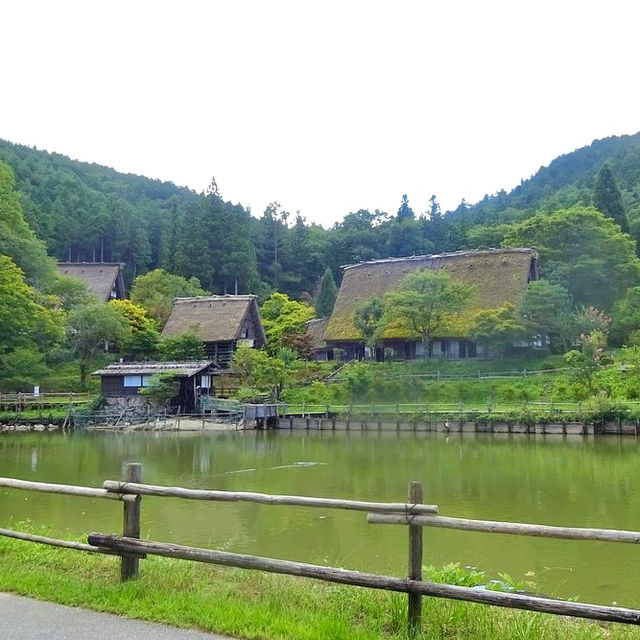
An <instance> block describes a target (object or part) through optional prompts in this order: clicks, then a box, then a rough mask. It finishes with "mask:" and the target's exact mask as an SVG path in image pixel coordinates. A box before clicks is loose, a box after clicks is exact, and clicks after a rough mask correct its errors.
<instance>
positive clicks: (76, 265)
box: [58, 262, 124, 302]
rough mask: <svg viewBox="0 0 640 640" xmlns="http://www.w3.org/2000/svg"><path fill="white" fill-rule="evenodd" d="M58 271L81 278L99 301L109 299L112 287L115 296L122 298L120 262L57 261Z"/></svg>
mask: <svg viewBox="0 0 640 640" xmlns="http://www.w3.org/2000/svg"><path fill="white" fill-rule="evenodd" d="M58 272H59V273H60V275H61V276H69V277H70V278H77V279H78V280H82V282H84V283H85V284H86V285H87V288H88V289H89V291H90V292H91V293H92V294H93V295H94V296H95V297H96V298H98V299H99V300H100V302H107V301H108V300H110V299H111V292H112V291H113V289H114V288H115V289H116V292H117V297H118V298H124V281H123V279H122V264H121V263H119V262H59V263H58Z"/></svg>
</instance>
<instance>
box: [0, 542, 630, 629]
mask: <svg viewBox="0 0 640 640" xmlns="http://www.w3.org/2000/svg"><path fill="white" fill-rule="evenodd" d="M430 571H433V574H434V578H436V579H437V578H438V575H440V576H450V575H451V574H452V572H453V574H455V575H458V577H459V575H460V574H459V571H458V570H457V569H456V568H455V567H454V568H453V569H452V568H451V567H449V568H445V569H444V570H440V572H438V571H436V570H431V569H430ZM454 577H455V576H454ZM459 579H464V580H466V579H467V578H465V577H464V576H463V577H462V578H459ZM0 590H3V591H10V592H14V593H18V594H22V595H26V596H31V597H35V598H40V599H44V600H52V601H54V602H59V603H61V604H67V605H72V606H82V607H88V608H91V609H95V610H98V611H108V612H112V613H117V614H121V615H124V616H128V617H133V618H139V619H143V620H149V621H155V622H162V623H166V624H171V625H175V626H179V627H191V628H198V629H202V630H207V631H215V632H219V633H227V634H230V635H233V636H238V637H243V638H256V639H257V638H262V639H267V638H268V639H273V640H275V639H282V640H284V639H287V640H290V639H292V638H300V639H303V640H320V639H323V640H328V639H331V640H342V639H345V640H346V639H350V640H360V639H362V640H364V639H370V640H372V639H381V640H382V639H384V640H386V639H391V638H397V639H403V638H406V632H405V625H406V596H404V595H401V594H391V593H387V592H382V591H374V590H369V589H361V588H357V587H346V586H342V585H331V584H325V583H321V582H316V581H312V580H303V579H298V578H293V577H287V576H277V575H271V574H266V573H261V572H256V571H244V570H239V569H227V568H220V567H214V566H211V565H204V564H200V563H192V562H186V561H181V560H173V559H169V558H159V557H149V558H148V559H146V560H143V561H141V577H140V578H139V579H138V580H136V581H131V582H128V583H126V584H121V583H120V582H119V560H118V559H117V558H112V557H105V556H93V555H90V554H85V553H81V552H77V551H69V550H62V549H55V548H51V547H45V546H42V545H37V544H33V543H29V542H23V541H17V540H12V539H8V538H0ZM419 637H420V638H422V639H426V638H430V639H431V638H440V639H448V638H451V639H454V638H456V639H457V638H469V639H471V638H473V639H476V640H477V639H480V640H484V639H486V640H500V639H505V640H507V639H508V640H514V639H522V640H524V639H529V638H544V639H545V640H547V639H548V640H566V638H572V639H577V640H592V639H593V640H596V639H601V638H602V639H604V638H606V639H613V640H627V639H631V638H640V632H639V631H638V630H637V629H635V628H631V627H626V626H623V625H616V624H611V625H600V624H595V623H589V622H583V621H576V620H572V619H567V618H561V617H557V616H550V615H545V614H538V613H529V612H520V611H512V610H509V609H501V608H498V607H489V606H483V605H474V604H467V603H459V602H454V601H448V600H439V599H435V598H424V630H423V633H422V634H421V635H420V636H419Z"/></svg>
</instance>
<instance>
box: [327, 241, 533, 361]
mask: <svg viewBox="0 0 640 640" xmlns="http://www.w3.org/2000/svg"><path fill="white" fill-rule="evenodd" d="M343 268H344V276H343V279H342V284H341V286H340V291H339V292H338V297H337V299H336V304H335V307H334V309H333V313H332V314H331V317H330V318H329V321H328V323H327V326H326V329H325V332H324V339H325V341H326V342H327V344H328V346H335V347H341V348H345V349H347V350H349V349H351V350H352V351H353V350H357V349H360V350H361V351H362V349H363V347H362V336H361V335H360V332H359V331H358V329H357V328H356V326H355V325H354V321H353V319H354V313H355V310H356V307H357V306H358V304H360V303H361V302H363V301H365V300H369V299H371V298H373V297H382V296H383V295H384V294H385V293H387V292H388V291H391V290H393V289H395V288H397V287H399V285H400V283H401V281H402V280H403V278H404V277H405V276H406V275H407V274H408V273H409V272H411V271H414V270H417V269H445V270H446V271H447V272H448V273H449V274H451V277H452V278H453V279H454V280H457V281H459V282H463V283H465V284H469V285H472V286H473V294H472V296H471V299H470V301H469V303H468V305H467V307H466V309H465V311H464V313H462V314H461V315H460V316H459V317H458V318H457V319H456V320H455V321H453V322H452V323H451V325H450V326H448V327H446V328H445V329H444V330H443V331H442V335H440V336H437V337H439V338H442V339H444V341H445V342H444V344H438V342H437V341H436V342H435V343H434V354H432V355H441V354H442V355H451V356H453V357H465V356H467V355H470V354H469V353H468V352H469V349H470V350H471V355H475V354H476V350H475V345H468V344H466V343H464V342H465V341H460V342H463V343H464V344H449V341H448V339H450V338H455V339H464V338H466V335H467V331H468V329H469V325H470V322H471V318H472V317H473V316H474V314H475V313H477V312H478V311H481V310H485V309H493V308H496V307H500V306H502V305H503V304H504V303H505V302H511V303H513V304H515V305H518V304H519V303H520V301H521V300H522V296H523V295H524V292H525V289H526V287H527V284H528V283H529V282H530V281H531V280H535V279H537V277H538V256H537V254H536V252H535V251H534V250H533V249H489V250H487V251H458V252H455V253H443V254H440V255H426V256H411V257H407V258H389V259H386V260H372V261H370V262H361V263H358V264H353V265H348V266H345V267H343ZM383 338H384V342H385V344H388V343H389V342H392V341H394V340H395V341H404V342H405V343H406V342H407V341H410V340H411V338H412V337H411V336H410V335H408V334H407V333H406V331H405V332H404V333H403V332H402V331H401V330H393V329H388V330H387V331H386V332H385V333H384V335H383ZM413 341H414V342H415V341H416V339H415V338H413ZM466 342H468V341H466ZM403 348H405V353H406V355H407V357H413V356H415V355H416V345H413V346H410V345H409V347H407V345H406V344H404V345H403ZM417 348H418V350H419V346H418V347H417ZM440 348H443V350H442V351H440ZM352 355H355V356H357V355H358V353H356V352H355V351H354V354H352Z"/></svg>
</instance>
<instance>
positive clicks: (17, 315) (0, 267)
mask: <svg viewBox="0 0 640 640" xmlns="http://www.w3.org/2000/svg"><path fill="white" fill-rule="evenodd" d="M42 302H43V298H42V296H41V295H40V294H38V292H37V291H36V290H35V289H34V288H33V287H32V286H30V285H29V284H27V283H26V281H25V278H24V274H23V272H22V271H21V270H20V268H19V267H18V266H17V265H16V264H15V263H14V262H13V260H11V258H9V257H8V256H3V255H0V380H3V381H4V382H3V384H4V385H5V386H7V385H9V384H16V385H19V387H20V388H23V387H24V385H25V384H27V382H29V383H33V382H35V381H36V378H37V376H38V375H40V374H41V373H42V372H43V370H44V369H43V355H44V353H46V352H47V351H48V350H49V349H51V348H52V347H53V346H55V345H56V344H58V343H59V342H60V340H61V339H62V337H63V335H64V313H63V312H62V311H58V310H55V309H52V308H49V307H47V306H45V305H44V304H42ZM12 390H13V389H12Z"/></svg>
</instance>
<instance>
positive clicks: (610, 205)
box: [593, 164, 629, 233]
mask: <svg viewBox="0 0 640 640" xmlns="http://www.w3.org/2000/svg"><path fill="white" fill-rule="evenodd" d="M593 204H594V206H595V208H596V209H597V210H598V211H600V212H601V213H604V215H605V216H609V217H610V218H613V219H614V220H615V221H616V222H617V223H618V224H619V225H620V228H621V229H622V230H623V231H624V232H625V233H629V222H628V221H627V214H626V212H625V210H624V204H623V203H622V194H621V193H620V189H619V188H618V185H617V183H616V179H615V178H614V176H613V172H612V171H611V168H610V167H609V165H608V164H605V165H603V167H602V169H600V173H599V174H598V180H597V182H596V188H595V192H594V194H593Z"/></svg>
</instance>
